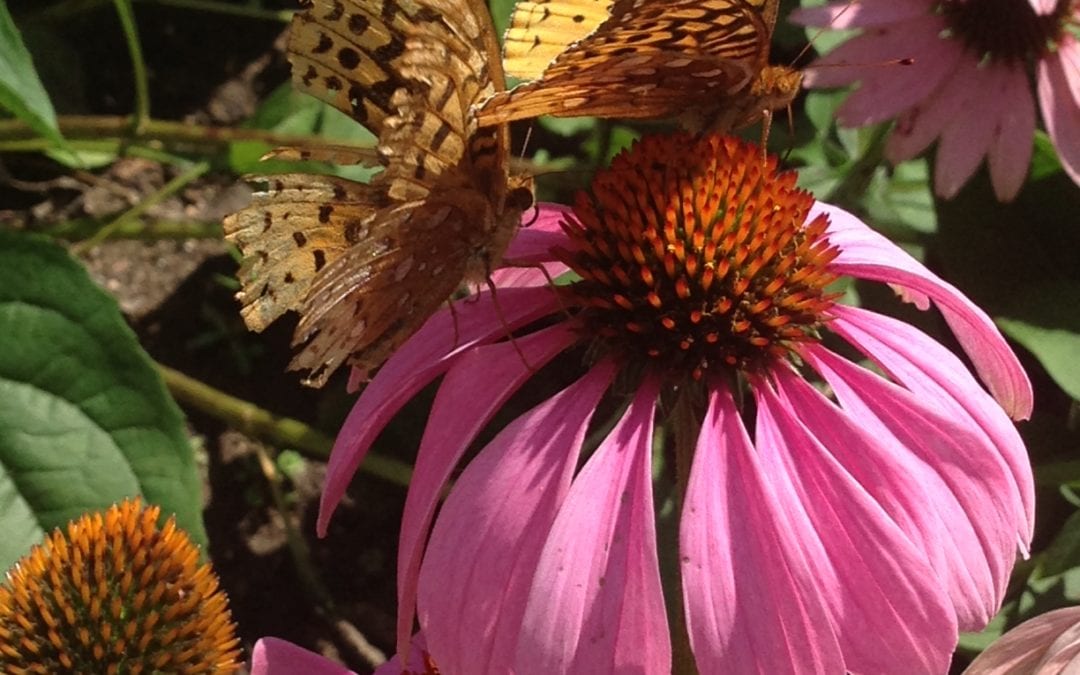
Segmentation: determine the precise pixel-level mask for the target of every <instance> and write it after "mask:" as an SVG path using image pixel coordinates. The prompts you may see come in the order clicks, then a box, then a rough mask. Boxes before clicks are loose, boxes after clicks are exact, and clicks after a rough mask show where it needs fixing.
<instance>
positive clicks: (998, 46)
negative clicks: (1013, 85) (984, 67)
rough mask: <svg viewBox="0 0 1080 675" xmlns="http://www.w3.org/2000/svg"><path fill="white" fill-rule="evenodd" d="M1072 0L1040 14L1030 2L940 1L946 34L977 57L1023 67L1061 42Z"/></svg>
mask: <svg viewBox="0 0 1080 675" xmlns="http://www.w3.org/2000/svg"><path fill="white" fill-rule="evenodd" d="M1074 3H1075V0H1058V2H1057V5H1056V7H1055V9H1054V11H1053V12H1051V13H1050V14H1046V15H1039V14H1037V13H1036V12H1035V8H1034V7H1032V5H1031V2H1030V1H1029V0H942V1H941V2H940V4H939V8H940V11H941V13H942V15H944V17H945V20H946V22H947V23H948V25H949V34H950V35H952V36H955V37H956V38H958V39H960V40H962V41H963V42H964V44H965V45H966V46H967V47H968V49H970V50H972V51H973V52H975V53H976V54H978V55H979V57H980V58H988V59H991V60H994V61H1000V62H1005V63H1019V64H1023V63H1026V62H1028V61H1030V60H1032V59H1036V58H1038V57H1040V56H1042V55H1043V54H1044V53H1046V51H1047V50H1048V49H1052V48H1053V47H1054V46H1055V45H1056V44H1057V43H1058V41H1059V40H1060V39H1061V37H1062V34H1063V31H1064V30H1066V26H1067V25H1068V22H1069V21H1070V20H1071V19H1072V16H1073V11H1074V10H1073V5H1074Z"/></svg>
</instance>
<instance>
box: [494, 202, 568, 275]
mask: <svg viewBox="0 0 1080 675" xmlns="http://www.w3.org/2000/svg"><path fill="white" fill-rule="evenodd" d="M530 213H531V212H527V213H526V214H525V215H524V216H522V226H521V228H520V229H519V230H518V231H517V234H515V235H514V238H513V239H511V240H510V246H509V247H507V249H506V254H505V255H504V256H503V258H504V259H506V260H513V261H519V262H525V263H546V262H552V261H553V260H554V257H553V256H552V255H551V249H552V248H553V247H556V246H561V247H563V248H565V247H567V246H572V245H573V243H572V242H571V240H570V238H569V237H567V236H566V233H564V232H563V229H562V227H561V226H560V225H559V223H561V222H562V221H563V219H564V218H566V216H568V215H571V214H572V213H573V210H572V209H571V208H570V207H569V206H563V205H562V204H546V203H545V204H540V205H539V206H538V211H537V212H536V214H535V217H534V216H532V215H530ZM530 218H532V220H530Z"/></svg>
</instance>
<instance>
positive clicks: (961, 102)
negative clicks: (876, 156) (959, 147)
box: [885, 42, 979, 164]
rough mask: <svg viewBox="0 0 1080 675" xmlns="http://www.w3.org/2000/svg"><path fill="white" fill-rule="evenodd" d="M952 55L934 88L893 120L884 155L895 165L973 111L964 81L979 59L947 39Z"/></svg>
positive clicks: (915, 153)
mask: <svg viewBox="0 0 1080 675" xmlns="http://www.w3.org/2000/svg"><path fill="white" fill-rule="evenodd" d="M948 44H949V47H950V49H951V50H952V52H953V53H954V56H955V58H954V59H953V60H952V63H951V65H950V72H949V73H948V74H947V76H946V77H945V78H944V79H942V80H941V83H940V84H939V85H938V87H937V89H935V90H934V92H933V93H932V94H931V95H930V96H927V97H926V98H924V99H922V100H921V101H918V102H917V104H916V105H914V106H912V107H911V108H910V109H908V110H907V111H906V112H905V113H904V114H903V115H901V116H900V118H899V119H898V120H897V122H896V127H895V128H894V129H893V131H892V133H891V134H890V135H889V141H888V144H887V145H886V147H885V156H886V157H887V158H888V159H889V161H890V162H893V163H894V164H896V163H899V162H902V161H904V160H908V159H911V158H912V157H915V156H916V155H918V154H919V153H920V152H922V151H923V150H925V149H926V148H928V147H929V146H930V144H931V143H933V142H934V141H935V140H937V138H938V137H939V136H940V135H941V134H942V132H943V131H944V130H945V128H946V127H947V126H949V124H950V123H951V122H953V121H954V120H957V119H966V117H967V116H968V115H971V114H974V111H973V110H972V109H971V104H970V103H969V100H968V99H969V98H970V97H971V93H970V91H969V88H968V86H967V81H968V79H969V78H970V75H971V73H972V72H974V71H975V70H976V69H977V68H978V67H979V62H978V60H977V59H976V58H975V57H974V56H973V55H972V54H969V53H967V52H966V51H965V50H963V49H962V48H960V47H958V46H957V45H956V44H955V43H952V42H949V43H948Z"/></svg>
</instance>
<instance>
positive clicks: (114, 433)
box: [0, 230, 206, 569]
mask: <svg viewBox="0 0 1080 675" xmlns="http://www.w3.org/2000/svg"><path fill="white" fill-rule="evenodd" d="M0 326H3V327H4V332H3V337H4V348H3V349H2V350H0V532H3V533H4V536H3V537H0V569H6V568H7V567H9V566H10V565H11V564H12V563H13V562H14V561H15V560H16V559H18V558H19V557H20V556H22V555H24V554H25V553H26V552H27V551H28V549H29V547H30V545H31V544H33V543H35V542H36V541H38V540H39V539H40V538H41V536H42V534H43V532H47V531H50V530H52V529H53V528H55V527H61V526H64V525H66V524H67V522H68V521H69V520H71V519H74V518H76V517H78V516H79V515H81V514H82V513H84V512H86V511H91V510H101V509H104V508H106V507H108V506H109V505H111V504H112V503H114V502H116V501H118V500H121V499H123V498H124V497H127V496H131V495H137V494H141V495H143V496H144V498H145V500H146V501H147V502H150V503H153V504H158V505H160V506H161V507H162V511H163V512H164V513H165V514H169V513H175V514H176V517H177V522H178V524H179V525H180V526H181V527H182V528H184V529H185V530H187V532H188V533H189V534H190V535H191V537H192V539H193V540H194V541H195V542H197V543H200V544H205V542H206V533H205V530H204V529H203V525H202V516H201V498H200V492H201V486H200V481H199V477H198V475H197V473H196V470H195V463H194V458H193V456H192V449H191V446H190V444H189V443H188V440H187V438H186V436H185V434H184V425H183V416H182V415H181V413H180V410H179V408H177V406H176V404H175V403H174V402H173V401H172V399H171V398H169V396H168V394H167V393H166V391H165V388H164V386H163V384H162V382H161V378H160V377H159V376H158V374H157V372H156V371H155V369H154V366H153V363H152V362H151V360H150V358H149V357H148V356H147V355H146V354H145V353H144V352H143V351H142V349H141V348H140V347H139V344H138V342H137V341H136V339H135V336H134V334H133V333H132V332H131V330H130V329H129V328H128V327H127V324H125V323H124V320H123V317H121V315H120V312H119V310H118V308H117V306H116V303H115V301H113V299H112V298H111V297H109V296H108V295H106V294H105V293H104V292H103V291H101V290H100V289H98V288H97V287H96V286H95V285H94V284H93V283H92V282H91V281H90V279H89V277H88V276H87V275H86V273H85V271H84V270H83V269H82V267H81V266H80V265H79V264H78V263H77V262H75V261H74V260H72V259H71V258H70V257H69V256H68V254H67V253H66V252H65V251H64V250H63V249H61V248H59V247H57V246H55V245H53V244H51V243H49V242H48V241H47V240H45V239H43V238H40V237H37V236H32V235H26V234H21V233H16V232H9V231H2V230H0Z"/></svg>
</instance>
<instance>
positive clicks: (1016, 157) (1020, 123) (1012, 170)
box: [989, 68, 1035, 202]
mask: <svg viewBox="0 0 1080 675" xmlns="http://www.w3.org/2000/svg"><path fill="white" fill-rule="evenodd" d="M1004 77H1005V79H1003V80H1002V82H1001V96H1002V99H1003V100H1005V101H1008V102H1009V104H1008V105H999V106H998V115H999V117H1000V119H999V120H998V124H997V126H996V127H995V129H994V142H993V143H992V144H991V145H990V156H989V165H990V182H991V184H992V185H993V186H994V194H995V195H997V198H998V199H999V200H1000V201H1003V202H1009V201H1012V200H1013V199H1015V198H1016V195H1017V194H1019V193H1020V188H1021V187H1023V185H1024V179H1025V178H1027V175H1028V168H1029V167H1030V166H1031V154H1032V153H1033V152H1034V147H1035V144H1034V138H1035V99H1034V98H1033V97H1032V95H1031V85H1030V84H1029V83H1028V77H1027V73H1026V72H1024V70H1023V69H1022V68H1010V69H1008V71H1007V73H1006V74H1005V76H1004Z"/></svg>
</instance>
